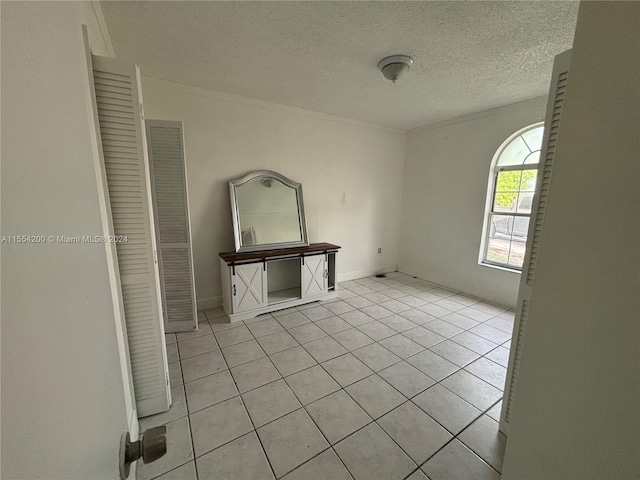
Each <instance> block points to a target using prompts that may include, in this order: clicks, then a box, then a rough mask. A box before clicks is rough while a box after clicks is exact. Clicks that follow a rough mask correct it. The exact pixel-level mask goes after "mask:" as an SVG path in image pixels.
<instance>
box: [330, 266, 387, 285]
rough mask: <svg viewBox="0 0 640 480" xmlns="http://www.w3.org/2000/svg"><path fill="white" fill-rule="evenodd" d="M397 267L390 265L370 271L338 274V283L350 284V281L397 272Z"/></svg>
mask: <svg viewBox="0 0 640 480" xmlns="http://www.w3.org/2000/svg"><path fill="white" fill-rule="evenodd" d="M396 270H397V267H396V266H395V265H388V266H386V267H379V268H371V269H368V270H357V271H355V272H346V273H339V274H338V283H340V282H348V281H349V280H356V279H358V278H364V277H370V276H372V275H378V274H380V273H391V272H395V271H396Z"/></svg>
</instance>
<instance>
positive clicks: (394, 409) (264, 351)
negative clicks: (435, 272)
mask: <svg viewBox="0 0 640 480" xmlns="http://www.w3.org/2000/svg"><path fill="white" fill-rule="evenodd" d="M339 287H340V289H339V298H338V299H336V300H335V301H332V302H322V303H321V304H320V303H312V304H308V305H302V306H300V307H297V308H289V309H286V310H281V311H278V312H273V313H272V314H266V315H262V316H260V317H257V318H253V319H250V320H247V321H245V322H236V323H226V322H228V318H227V317H225V315H224V312H223V311H222V309H221V308H217V309H212V310H208V311H206V312H199V317H198V318H199V330H198V331H197V332H192V333H179V334H168V335H167V336H166V339H167V350H168V352H167V353H168V355H169V361H170V365H169V370H170V377H171V386H172V395H173V405H172V406H171V409H170V410H169V411H168V412H166V413H162V414H160V415H155V416H152V417H147V418H144V419H142V420H141V421H140V428H141V429H142V430H145V429H147V428H150V427H153V426H156V425H167V429H168V449H167V450H168V451H167V454H166V455H165V456H164V457H163V458H161V459H160V460H158V461H156V462H154V463H151V464H149V465H143V464H139V466H138V478H139V479H150V478H159V479H164V480H168V479H200V480H205V479H216V480H219V479H233V480H244V479H246V480H259V479H273V478H285V479H287V480H292V479H299V480H311V479H331V480H339V479H351V478H353V479H356V480H361V479H362V480H370V479H383V480H396V479H397V480H403V479H407V478H408V479H411V480H416V479H424V478H430V479H432V480H441V479H443V480H444V479H447V480H456V479H460V480H468V479H471V478H473V479H474V480H482V479H498V478H500V473H499V472H500V471H501V467H502V459H503V455H504V448H505V443H506V439H505V437H504V436H503V435H502V434H500V433H499V432H498V423H497V422H498V419H499V415H500V406H501V399H502V390H503V388H504V382H505V377H506V366H507V360H508V356H509V346H510V338H511V330H512V328H513V317H514V315H513V312H512V311H508V310H507V309H505V308H502V307H498V306H494V305H490V304H488V303H483V302H481V301H479V300H477V299H474V298H471V297H469V296H466V295H464V294H462V293H459V292H454V291H451V290H448V289H446V288H443V287H441V286H438V285H434V284H431V283H428V282H425V281H422V280H419V279H416V278H413V277H410V276H407V275H404V274H401V273H397V272H396V273H391V274H387V276H386V277H385V278H376V277H369V278H363V279H359V280H354V281H348V282H343V283H341V284H340V285H339Z"/></svg>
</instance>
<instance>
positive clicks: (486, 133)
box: [398, 98, 546, 306]
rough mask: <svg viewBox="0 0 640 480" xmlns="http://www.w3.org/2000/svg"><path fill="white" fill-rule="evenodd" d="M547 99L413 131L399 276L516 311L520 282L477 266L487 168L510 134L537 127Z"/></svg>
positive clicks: (515, 275) (507, 274)
mask: <svg viewBox="0 0 640 480" xmlns="http://www.w3.org/2000/svg"><path fill="white" fill-rule="evenodd" d="M545 103H546V99H545V98H539V99H535V100H532V101H527V102H522V103H519V104H515V105H511V106H508V107H504V108H500V109H495V110H490V111H488V112H483V113H480V114H475V115H471V116H468V117H464V118H459V119H454V120H452V121H449V122H444V123H441V124H436V125H431V126H427V127H424V128H422V129H417V130H413V131H411V132H409V134H408V136H407V154H406V164H405V177H404V191H403V195H404V197H403V202H402V225H401V229H400V244H399V246H400V247H399V258H398V269H399V270H400V271H401V272H405V273H408V274H410V275H415V276H417V277H420V278H423V279H426V280H430V281H433V282H436V283H439V284H442V285H445V286H449V287H451V288H454V289H458V290H461V291H463V292H466V293H470V294H472V295H475V296H478V297H480V298H485V299H488V300H492V301H494V302H498V303H500V304H503V305H507V306H514V305H515V302H516V297H517V294H518V284H519V281H520V275H519V274H518V273H512V272H508V271H505V270H498V269H494V268H490V267H486V266H480V265H478V254H479V251H480V241H481V237H482V222H483V219H484V208H485V199H486V195H487V181H488V179H489V168H490V166H491V160H492V159H493V156H494V154H495V153H496V150H497V149H498V147H500V145H501V144H502V142H504V141H505V140H506V139H507V137H509V136H510V135H511V134H512V133H514V132H515V131H517V130H519V129H520V128H523V127H525V126H527V125H531V124H532V123H535V122H538V121H540V120H541V119H542V118H543V116H544V109H545Z"/></svg>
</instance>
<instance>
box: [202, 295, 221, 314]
mask: <svg viewBox="0 0 640 480" xmlns="http://www.w3.org/2000/svg"><path fill="white" fill-rule="evenodd" d="M196 303H197V305H198V311H200V310H209V309H210V308H216V307H219V306H220V305H222V296H220V297H209V298H203V299H202V300H200V299H198V300H197V301H196Z"/></svg>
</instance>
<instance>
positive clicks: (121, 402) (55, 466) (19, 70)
mask: <svg viewBox="0 0 640 480" xmlns="http://www.w3.org/2000/svg"><path fill="white" fill-rule="evenodd" d="M78 8H79V6H78V4H74V3H73V2H69V3H53V2H51V3H49V2H42V3H40V2H8V3H7V2H2V65H1V68H2V118H1V121H2V134H3V136H2V152H1V153H2V235H3V236H5V235H6V236H11V235H45V236H48V235H83V234H85V235H100V234H102V223H101V216H100V208H99V202H98V191H97V183H96V173H95V170H94V152H95V151H94V150H93V146H94V144H92V142H91V136H90V130H89V117H88V111H87V98H88V97H87V96H86V95H87V92H88V90H87V86H88V83H87V71H86V68H85V63H84V62H85V60H84V46H83V42H82V33H81V29H80V18H79V11H78ZM1 253H2V345H1V351H2V412H1V418H2V429H1V430H2V441H1V443H2V459H1V462H2V478H6V479H11V478H20V479H25V478H38V479H41V478H58V479H60V478H69V479H71V478H77V479H90V478H115V477H116V476H117V472H118V467H117V458H118V446H119V445H118V444H119V440H120V434H121V433H122V432H123V431H125V430H127V421H128V418H127V416H126V408H125V406H126V404H125V397H124V395H125V392H124V388H123V379H122V373H121V364H120V358H119V353H118V342H117V332H116V324H115V319H114V311H113V304H112V300H111V290H110V284H109V278H108V267H107V258H106V251H105V247H104V245H102V244H55V243H47V244H38V245H36V244H31V245H30V244H8V243H3V244H2V249H1Z"/></svg>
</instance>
